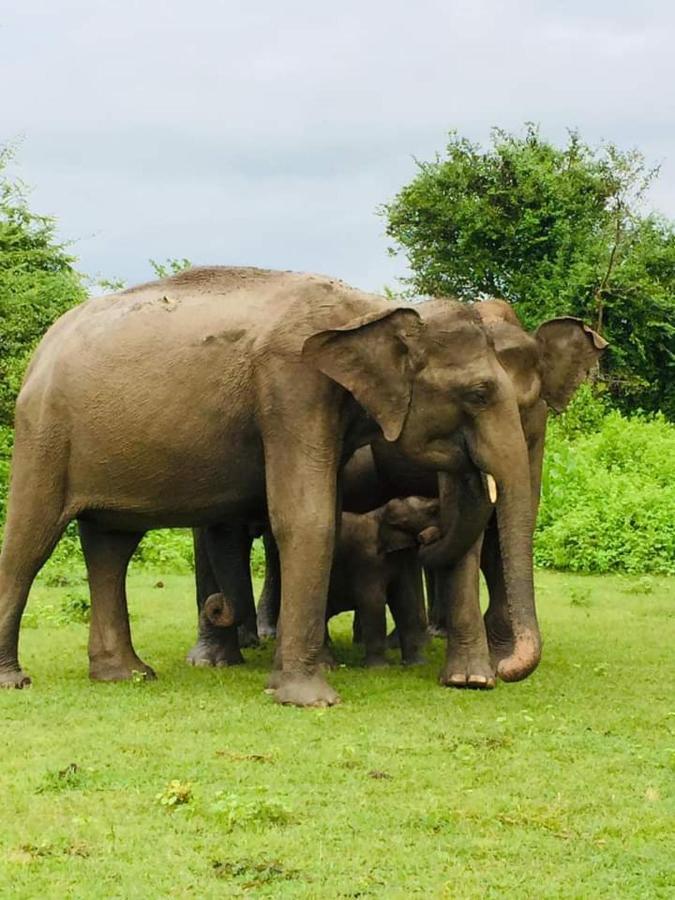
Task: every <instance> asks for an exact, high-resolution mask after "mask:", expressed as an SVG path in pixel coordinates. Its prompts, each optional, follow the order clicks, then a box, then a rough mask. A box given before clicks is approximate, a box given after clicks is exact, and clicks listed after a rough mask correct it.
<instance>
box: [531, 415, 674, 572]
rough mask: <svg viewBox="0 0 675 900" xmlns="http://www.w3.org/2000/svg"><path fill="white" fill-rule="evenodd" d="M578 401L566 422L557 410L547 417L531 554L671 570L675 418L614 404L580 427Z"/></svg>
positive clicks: (580, 564)
mask: <svg viewBox="0 0 675 900" xmlns="http://www.w3.org/2000/svg"><path fill="white" fill-rule="evenodd" d="M580 407H581V402H579V403H578V404H577V407H576V409H575V407H574V406H573V407H572V411H571V412H572V416H573V419H572V423H571V424H570V423H568V422H566V421H565V419H566V416H562V417H561V418H560V419H559V420H554V421H552V422H551V424H550V425H549V433H548V438H547V445H546V456H545V461H544V475H543V481H542V503H541V508H540V512H539V520H538V525H537V537H536V542H535V561H536V562H537V564H538V565H540V566H546V567H550V568H556V569H569V570H572V571H577V572H614V571H625V572H630V573H646V572H654V573H670V574H672V573H675V425H673V424H671V423H669V422H667V421H666V419H665V418H664V417H663V416H661V415H655V416H652V417H645V416H636V417H633V418H630V419H627V418H625V417H624V416H622V415H621V414H620V413H619V412H616V411H614V412H611V413H609V414H608V415H607V416H606V417H604V418H603V419H601V420H600V422H599V423H597V422H596V425H595V429H596V430H591V431H589V432H588V433H583V432H581V431H579V430H578V427H577V426H578V418H577V420H576V424H575V417H578V409H579V408H580ZM596 413H597V410H596ZM592 416H593V410H592V409H591V417H592Z"/></svg>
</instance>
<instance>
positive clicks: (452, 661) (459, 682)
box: [438, 647, 495, 691]
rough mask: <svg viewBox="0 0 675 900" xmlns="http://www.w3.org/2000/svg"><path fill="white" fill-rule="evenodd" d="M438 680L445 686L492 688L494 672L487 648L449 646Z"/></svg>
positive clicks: (477, 688)
mask: <svg viewBox="0 0 675 900" xmlns="http://www.w3.org/2000/svg"><path fill="white" fill-rule="evenodd" d="M438 680H439V682H440V683H441V684H442V685H445V686H446V687H455V688H473V689H475V690H484V691H489V690H492V688H494V686H495V673H494V669H493V667H492V663H491V662H490V657H489V654H488V653H487V649H486V648H480V647H477V648H474V647H456V648H452V649H450V648H449V649H448V652H447V655H446V659H445V664H444V666H443V668H442V669H441V673H440V675H439V677H438Z"/></svg>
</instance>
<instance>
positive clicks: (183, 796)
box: [155, 778, 193, 809]
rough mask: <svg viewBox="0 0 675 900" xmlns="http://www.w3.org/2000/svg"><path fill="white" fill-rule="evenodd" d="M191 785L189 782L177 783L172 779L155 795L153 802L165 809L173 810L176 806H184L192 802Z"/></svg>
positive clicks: (175, 779) (177, 781)
mask: <svg viewBox="0 0 675 900" xmlns="http://www.w3.org/2000/svg"><path fill="white" fill-rule="evenodd" d="M192 796H193V795H192V785H191V784H190V782H189V781H179V780H178V779H177V778H174V779H173V781H170V782H169V783H168V784H167V786H166V787H165V788H164V790H163V791H161V792H160V793H159V794H157V795H156V797H155V800H158V801H159V803H160V804H161V805H162V806H164V807H166V808H167V809H174V808H175V807H176V806H185V804H187V803H189V802H190V801H191V800H192Z"/></svg>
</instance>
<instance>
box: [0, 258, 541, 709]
mask: <svg viewBox="0 0 675 900" xmlns="http://www.w3.org/2000/svg"><path fill="white" fill-rule="evenodd" d="M15 423H16V428H15V444H14V457H13V464H12V476H11V484H10V491H9V498H8V506H7V520H6V528H5V535H4V543H3V547H2V553H1V554H0V683H1V684H2V685H3V686H7V687H23V686H24V685H26V684H28V683H29V681H30V680H29V678H28V676H27V675H26V674H25V673H24V672H23V671H22V669H21V667H20V665H19V659H18V638H19V628H20V622H21V617H22V613H23V609H24V607H25V603H26V601H27V598H28V594H29V591H30V588H31V585H32V582H33V580H34V578H35V576H36V574H37V572H38V571H39V569H40V568H41V566H42V565H43V564H44V562H45V561H46V560H47V558H48V557H49V556H50V554H51V552H52V550H53V548H54V546H55V544H56V542H57V541H58V539H59V537H60V536H61V534H62V533H63V530H64V529H65V527H66V526H67V524H68V523H69V522H71V521H73V520H77V522H78V525H79V529H80V535H81V541H82V547H83V550H84V555H85V562H86V565H87V571H88V579H89V586H90V593H91V601H92V612H91V623H90V637H89V663H90V664H89V671H90V676H91V677H92V678H94V679H98V680H119V679H124V678H129V677H131V676H132V674H133V672H135V671H144V672H146V673H147V674H148V675H152V674H153V673H152V671H151V670H150V668H149V667H148V666H146V664H145V663H144V662H143V661H142V660H141V659H140V658H139V657H138V656H137V654H136V652H135V650H134V648H133V644H132V640H131V632H130V626H129V621H128V613H127V601H126V589H125V580H126V570H127V566H128V563H129V559H130V557H131V556H132V554H133V552H134V550H135V548H136V546H137V545H138V543H139V541H140V540H141V538H142V536H143V534H144V533H145V532H146V531H147V530H149V529H154V528H167V527H168V528H171V527H201V528H203V529H204V533H205V544H206V551H207V553H208V556H209V561H210V563H211V566H212V569H213V572H214V576H215V579H216V581H217V583H218V586H219V588H220V592H221V593H222V594H223V596H224V597H225V600H226V602H227V604H228V606H232V610H231V617H232V621H233V623H234V624H238V623H239V622H241V621H242V620H243V618H244V616H245V613H246V609H245V606H244V605H242V603H241V598H240V595H239V592H238V590H237V589H236V585H233V584H232V575H231V572H230V570H229V568H228V567H227V566H222V565H220V564H219V555H218V554H219V552H220V547H221V546H222V543H223V541H225V542H226V543H227V541H228V540H229V539H230V536H231V532H232V531H235V532H236V530H237V525H236V524H235V523H241V522H250V521H254V520H258V519H267V520H269V523H270V527H271V530H272V533H273V535H274V538H275V541H276V543H277V545H278V548H279V555H280V569H281V613H280V622H279V631H280V634H279V640H278V642H277V654H276V659H275V668H274V671H273V672H272V675H271V677H270V681H269V690H270V692H271V693H272V694H273V695H274V699H276V700H277V701H278V702H280V703H287V704H294V705H298V706H330V705H333V704H335V703H337V702H339V697H338V695H337V693H336V692H335V691H334V689H333V688H332V687H331V686H330V685H329V683H328V681H327V680H326V677H325V675H324V673H323V672H322V671H321V670H320V669H319V666H318V655H319V652H320V650H321V647H322V646H323V639H324V632H325V612H326V596H327V590H328V580H329V575H330V568H331V563H332V558H333V550H334V546H335V539H336V522H337V516H338V510H339V502H338V497H339V491H340V483H341V468H342V465H343V464H344V462H345V461H346V460H347V459H348V458H349V457H350V456H351V455H352V454H353V452H354V451H355V450H356V449H357V448H358V447H359V446H362V445H364V444H367V443H369V442H370V441H372V440H373V439H374V438H375V437H376V436H377V435H378V434H380V435H382V438H383V439H384V440H385V441H387V442H391V443H395V444H396V446H397V448H398V450H399V451H400V452H401V453H402V454H403V455H404V456H405V457H406V458H409V459H410V460H413V461H414V462H415V463H416V464H417V465H419V466H421V467H423V468H425V469H429V470H432V471H437V470H447V471H452V470H453V468H454V465H455V460H456V458H457V457H458V456H461V457H462V458H465V457H466V456H467V453H468V456H469V458H470V459H471V461H472V463H473V464H474V465H475V466H476V467H477V468H478V469H479V470H480V471H482V472H489V473H491V475H492V476H493V477H494V479H495V481H496V483H497V484H498V485H499V491H500V499H499V501H498V503H497V517H498V528H499V534H500V542H501V544H502V545H503V549H504V559H505V560H506V561H507V563H506V565H505V573H504V580H505V584H506V593H507V597H508V604H509V608H511V609H513V610H515V611H517V622H516V626H515V627H514V631H515V634H516V643H515V645H514V647H513V652H512V657H513V659H512V662H513V663H514V664H515V663H517V664H518V665H520V666H527V667H531V666H532V665H533V664H535V663H536V661H537V660H538V655H539V642H540V639H539V633H538V629H537V625H536V616H535V612H534V586H533V573H532V545H531V534H532V525H531V509H532V502H531V497H530V487H529V478H528V458H527V447H526V445H525V441H524V439H523V434H522V429H521V427H520V420H519V414H518V406H517V403H516V396H515V392H514V388H513V385H512V383H511V381H510V380H509V379H508V378H507V377H506V375H505V373H504V370H503V369H502V368H501V366H500V365H499V363H498V362H497V358H496V355H495V353H494V350H493V348H492V346H491V343H490V340H489V339H488V336H487V333H486V330H485V328H484V327H483V325H482V323H481V321H480V319H479V317H478V315H477V314H476V313H475V311H474V310H472V309H471V308H470V307H467V306H465V305H463V304H459V303H454V304H453V303H448V302H442V303H438V304H437V305H436V306H435V307H434V306H433V305H432V306H427V307H426V309H425V310H424V312H422V311H419V310H418V309H417V308H416V307H414V306H413V305H410V304H408V305H406V304H393V303H391V302H389V301H388V300H386V299H384V298H380V297H377V296H375V295H372V294H366V293H364V292H362V291H359V290H356V289H354V288H351V287H349V286H348V285H346V284H344V283H342V282H340V281H337V280H335V279H331V278H328V277H325V276H320V275H307V274H299V273H293V272H275V271H270V270H265V269H253V268H233V267H200V268H195V269H191V270H187V271H185V272H181V273H178V274H176V275H173V276H171V277H169V278H165V279H161V280H159V281H155V282H149V283H146V284H143V285H139V286H137V287H133V288H129V289H127V290H125V291H121V292H120V293H117V294H111V295H107V296H105V297H100V298H95V299H91V300H89V301H87V302H85V303H83V304H81V305H80V306H77V307H75V308H74V309H72V310H70V311H69V312H67V313H66V314H65V315H64V316H62V317H61V318H60V319H59V320H57V322H56V323H55V324H54V325H53V326H52V328H50V329H49V331H48V332H47V334H46V335H45V337H44V338H43V340H42V342H41V343H40V345H39V347H38V349H37V351H36V353H35V354H34V357H33V359H32V361H31V364H30V366H29V368H28V371H27V374H26V377H25V379H24V383H23V386H22V389H21V391H20V394H19V398H18V400H17V406H16V418H15ZM467 448H468V450H467ZM441 512H442V511H441ZM441 518H443V516H442V515H441ZM441 539H442V538H441Z"/></svg>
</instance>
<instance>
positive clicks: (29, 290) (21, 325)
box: [0, 149, 86, 426]
mask: <svg viewBox="0 0 675 900" xmlns="http://www.w3.org/2000/svg"><path fill="white" fill-rule="evenodd" d="M11 156H12V154H11V151H10V150H8V149H4V150H3V149H0V426H7V425H10V424H11V422H12V420H13V415H14V401H15V399H16V395H17V393H18V391H19V387H20V386H21V381H22V379H23V374H24V371H25V369H26V366H27V364H28V360H29V358H30V355H31V353H32V351H33V349H34V348H35V345H36V344H37V343H38V341H39V340H40V338H41V337H42V335H43V334H44V333H45V331H46V330H47V329H48V328H49V326H50V325H51V324H52V322H54V321H55V320H56V319H57V318H58V317H59V316H60V315H62V314H63V313H64V312H66V310H68V309H70V308H71V307H72V306H75V305H76V304H77V303H80V302H81V301H82V300H84V298H85V296H86V291H85V288H84V284H83V280H82V277H81V276H80V275H79V274H78V273H77V272H76V271H75V269H74V268H73V262H74V259H73V257H72V256H71V255H70V254H69V253H68V252H67V249H66V246H65V245H64V244H62V243H59V241H57V239H56V236H55V230H56V223H55V222H54V220H53V219H51V218H49V217H48V216H40V215H37V214H35V213H33V212H31V211H30V210H29V208H28V205H27V200H26V192H25V189H24V188H23V186H22V185H21V184H19V183H17V182H16V181H13V180H11V179H10V178H9V177H8V176H7V174H6V169H7V166H8V164H9V162H10V160H11Z"/></svg>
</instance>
